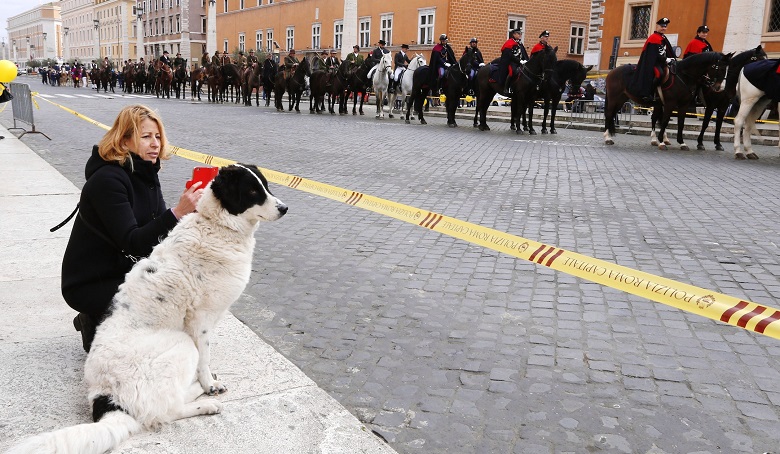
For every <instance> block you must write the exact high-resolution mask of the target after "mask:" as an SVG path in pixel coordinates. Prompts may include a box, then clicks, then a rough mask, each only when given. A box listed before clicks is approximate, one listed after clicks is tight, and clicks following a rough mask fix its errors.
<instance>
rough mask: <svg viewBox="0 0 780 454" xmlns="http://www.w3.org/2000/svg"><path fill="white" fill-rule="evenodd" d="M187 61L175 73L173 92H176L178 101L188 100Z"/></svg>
mask: <svg viewBox="0 0 780 454" xmlns="http://www.w3.org/2000/svg"><path fill="white" fill-rule="evenodd" d="M186 88H187V60H184V63H182V64H180V65H179V66H177V67H176V69H175V70H174V71H173V91H175V92H176V99H179V96H181V99H187V92H186Z"/></svg>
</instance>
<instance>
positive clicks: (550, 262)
mask: <svg viewBox="0 0 780 454" xmlns="http://www.w3.org/2000/svg"><path fill="white" fill-rule="evenodd" d="M561 254H563V249H558V252H556V253H555V255H553V256H552V257H550V260H548V261H547V263H546V264H545V265H546V266H550V265H552V262H554V261H555V259H557V258H558V257H560V256H561Z"/></svg>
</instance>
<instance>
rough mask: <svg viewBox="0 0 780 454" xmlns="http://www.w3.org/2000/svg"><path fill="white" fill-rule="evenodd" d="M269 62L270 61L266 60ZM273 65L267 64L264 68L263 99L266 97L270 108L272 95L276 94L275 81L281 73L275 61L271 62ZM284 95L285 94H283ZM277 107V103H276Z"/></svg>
mask: <svg viewBox="0 0 780 454" xmlns="http://www.w3.org/2000/svg"><path fill="white" fill-rule="evenodd" d="M266 61H268V60H266ZM270 61H271V64H270V65H268V66H266V64H265V62H263V63H262V66H263V97H265V105H266V106H268V105H269V104H270V103H271V93H273V92H274V79H275V78H276V74H277V73H278V72H279V67H278V65H277V64H276V62H274V61H273V60H270ZM283 93H284V92H283ZM274 105H276V103H274Z"/></svg>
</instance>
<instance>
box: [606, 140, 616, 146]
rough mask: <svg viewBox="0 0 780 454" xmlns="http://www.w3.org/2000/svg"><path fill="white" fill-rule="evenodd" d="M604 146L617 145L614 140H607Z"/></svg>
mask: <svg viewBox="0 0 780 454" xmlns="http://www.w3.org/2000/svg"><path fill="white" fill-rule="evenodd" d="M604 144H605V145H615V141H614V140H612V139H607V140H605V141H604Z"/></svg>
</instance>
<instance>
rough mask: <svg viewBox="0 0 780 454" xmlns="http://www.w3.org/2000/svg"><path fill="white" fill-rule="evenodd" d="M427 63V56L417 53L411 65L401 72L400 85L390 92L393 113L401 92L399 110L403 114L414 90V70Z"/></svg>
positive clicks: (391, 111) (389, 102)
mask: <svg viewBox="0 0 780 454" xmlns="http://www.w3.org/2000/svg"><path fill="white" fill-rule="evenodd" d="M427 64H428V63H427V62H426V61H425V57H423V56H422V54H415V55H414V57H412V59H411V61H410V62H409V66H407V67H406V69H405V70H404V71H403V72H401V80H399V81H398V85H397V86H396V88H395V92H394V93H391V94H390V99H389V100H388V104H390V113H391V114H392V113H393V109H394V108H395V100H396V99H397V98H398V96H399V92H400V96H401V109H400V110H399V112H400V113H401V115H402V116H403V112H404V104H405V103H406V97H407V96H408V95H409V94H410V93H411V92H412V83H413V82H414V71H415V70H416V69H417V68H420V67H422V66H426V65H427ZM391 118H392V117H391ZM412 120H414V117H412Z"/></svg>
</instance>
